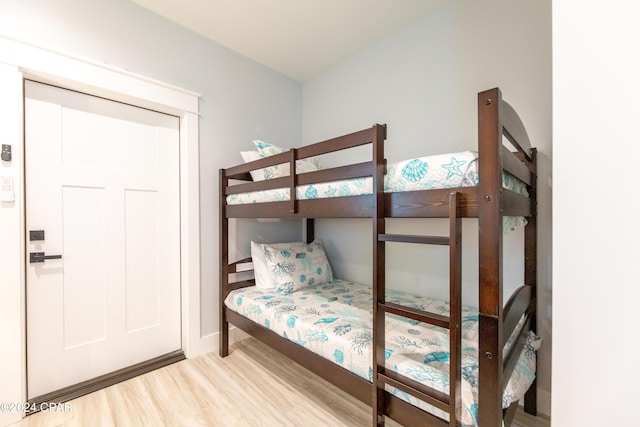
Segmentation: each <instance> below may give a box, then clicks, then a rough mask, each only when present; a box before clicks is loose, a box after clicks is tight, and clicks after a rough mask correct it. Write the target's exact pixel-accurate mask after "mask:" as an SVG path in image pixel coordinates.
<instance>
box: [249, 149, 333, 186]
mask: <svg viewBox="0 0 640 427" xmlns="http://www.w3.org/2000/svg"><path fill="white" fill-rule="evenodd" d="M253 143H254V144H255V146H256V149H257V150H258V153H259V154H260V157H269V156H273V155H275V154H280V153H284V152H285V151H289V149H288V148H282V147H278V146H277V145H273V144H270V143H268V142H264V141H260V140H255V141H253ZM320 168H321V166H320V160H319V159H318V158H317V157H309V158H306V159H300V160H298V161H296V172H297V173H305V172H315V171H318V170H320ZM256 172H262V173H263V174H264V178H263V179H272V178H279V177H281V176H289V164H288V163H282V164H280V165H275V166H271V167H268V168H264V169H261V170H259V171H256ZM254 181H257V180H256V179H255V178H254Z"/></svg>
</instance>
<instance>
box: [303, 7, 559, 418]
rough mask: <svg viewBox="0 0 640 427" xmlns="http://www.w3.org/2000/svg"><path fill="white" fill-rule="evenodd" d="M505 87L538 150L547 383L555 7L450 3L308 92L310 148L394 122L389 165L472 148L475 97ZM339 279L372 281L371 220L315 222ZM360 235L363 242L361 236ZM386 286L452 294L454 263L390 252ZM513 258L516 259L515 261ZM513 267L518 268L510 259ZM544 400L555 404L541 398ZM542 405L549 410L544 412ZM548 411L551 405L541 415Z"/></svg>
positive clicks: (513, 244)
mask: <svg viewBox="0 0 640 427" xmlns="http://www.w3.org/2000/svg"><path fill="white" fill-rule="evenodd" d="M496 86H498V87H500V88H501V90H502V93H503V96H504V98H505V99H506V100H507V101H508V102H509V103H510V104H511V105H513V106H514V107H515V108H516V110H517V111H518V112H519V113H520V114H521V117H522V119H523V121H524V123H525V125H526V127H527V130H528V133H529V137H530V139H531V141H532V143H533V144H534V146H536V147H537V148H538V150H539V151H538V152H539V163H540V165H539V167H540V171H539V178H538V185H539V187H540V188H539V211H538V212H539V222H538V223H539V251H538V255H539V273H538V279H539V282H538V283H539V289H540V299H541V301H540V302H541V304H540V327H539V331H540V334H541V335H542V337H543V339H544V344H543V347H542V349H541V350H540V358H539V360H540V369H539V379H538V381H539V382H538V385H539V388H540V389H541V390H543V393H544V392H547V393H548V391H549V390H550V379H551V369H550V361H551V336H550V327H551V312H550V307H551V280H550V277H551V261H550V260H551V188H550V186H549V184H548V183H550V176H551V1H550V0H546V1H540V0H525V1H518V2H514V1H509V0H485V1H482V2H474V1H468V0H452V1H449V2H447V3H446V4H445V5H444V6H442V7H441V8H439V9H438V10H436V11H434V12H433V13H431V14H429V15H427V16H426V17H424V18H422V19H421V20H419V21H418V22H416V23H415V24H413V25H411V26H409V27H407V28H405V29H403V30H401V31H399V32H397V33H395V34H394V35H392V36H390V37H388V38H386V39H385V40H383V41H381V42H379V43H377V44H375V45H373V46H371V47H369V48H367V49H365V50H363V51H361V52H359V53H358V54H356V55H355V56H353V57H352V58H350V59H348V60H346V61H344V62H342V63H340V64H338V65H337V66H335V67H333V68H332V69H331V70H329V71H328V72H326V73H324V74H323V75H321V76H319V77H317V78H315V79H313V80H311V81H308V82H305V83H304V85H303V92H304V97H303V98H304V102H303V104H304V108H303V112H304V115H303V139H304V141H305V143H310V142H313V141H316V140H322V139H325V138H329V137H332V136H336V135H339V134H342V133H345V132H350V131H354V130H357V129H361V128H365V127H369V126H371V125H372V124H373V123H386V124H387V125H388V139H387V143H386V154H387V160H388V161H389V162H394V161H399V160H403V159H406V158H411V157H417V156H423V155H427V154H438V153H446V152H455V151H462V150H468V149H476V147H477V116H476V94H477V92H479V91H481V90H484V89H490V88H493V87H496ZM445 224H446V223H445V222H444V221H440V220H394V221H391V222H390V224H389V227H388V229H389V230H390V231H391V232H406V233H418V232H420V233H425V234H428V233H433V232H438V231H439V232H440V233H446V226H445ZM317 234H318V236H319V237H321V238H323V239H325V240H326V241H327V242H328V247H327V251H328V252H329V256H330V258H331V259H332V264H333V267H334V269H335V270H336V272H337V274H338V275H339V276H341V277H344V278H348V279H352V280H360V281H364V282H365V283H371V274H372V270H371V261H370V253H371V252H370V250H371V245H372V238H371V237H370V236H371V223H370V221H367V220H362V221H359V220H325V221H318V222H317ZM354 235H355V236H359V237H354ZM477 245H478V239H477V221H476V220H465V223H464V226H463V251H464V255H463V256H464V270H463V282H464V287H465V291H466V294H465V302H467V303H470V304H474V305H476V306H477V284H476V283H477V282H476V281H477V269H478V265H477V262H478V260H477ZM521 245H522V233H521V232H520V233H517V232H516V233H509V234H508V235H506V237H505V253H508V254H509V257H508V258H507V259H508V260H509V261H510V263H509V264H507V265H505V275H506V277H507V280H506V282H507V283H506V287H507V288H511V289H512V288H513V287H515V286H516V285H518V284H519V283H521V281H522V262H521V261H520V257H519V256H517V254H518V252H519V253H521ZM388 251H390V253H389V255H388V274H389V275H388V281H389V283H390V286H394V287H399V288H405V289H407V288H413V289H414V290H418V291H419V292H425V293H426V292H429V293H431V294H432V295H438V296H443V297H445V298H446V292H447V288H446V280H447V278H448V272H447V266H448V256H447V253H446V251H444V250H442V249H439V248H426V247H424V248H422V247H420V248H416V247H415V245H410V246H401V245H394V246H389V249H388ZM514 253H515V254H516V256H512V255H513V254H514ZM513 260H515V262H512V261H513ZM542 398H543V401H544V402H547V404H548V402H549V396H548V395H544V396H542ZM543 405H544V404H543ZM542 409H543V410H545V412H547V413H548V411H549V408H548V407H546V408H542Z"/></svg>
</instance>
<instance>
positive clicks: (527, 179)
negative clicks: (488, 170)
mask: <svg viewBox="0 0 640 427" xmlns="http://www.w3.org/2000/svg"><path fill="white" fill-rule="evenodd" d="M502 167H503V168H504V170H505V171H507V172H509V173H510V174H511V175H513V176H515V177H516V178H518V179H519V180H520V181H522V182H524V183H525V184H527V185H531V171H530V170H529V168H528V167H527V166H526V165H525V164H524V163H522V161H520V160H519V159H518V157H517V156H516V155H515V154H514V153H512V152H511V151H509V149H508V148H507V147H505V146H502Z"/></svg>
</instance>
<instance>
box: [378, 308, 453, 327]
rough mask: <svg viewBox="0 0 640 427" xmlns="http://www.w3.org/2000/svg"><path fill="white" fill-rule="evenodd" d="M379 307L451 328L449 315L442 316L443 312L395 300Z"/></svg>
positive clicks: (392, 312) (419, 320)
mask: <svg viewBox="0 0 640 427" xmlns="http://www.w3.org/2000/svg"><path fill="white" fill-rule="evenodd" d="M378 309H380V310H382V311H384V312H387V313H391V314H396V315H398V316H402V317H408V318H410V319H413V320H417V321H418V322H424V323H429V324H430V325H435V326H440V327H441V328H446V329H449V317H448V316H442V315H441V314H435V313H429V312H428V311H424V310H419V309H417V308H413V307H407V306H404V305H400V304H395V303H393V302H386V303H384V304H380V303H379V304H378Z"/></svg>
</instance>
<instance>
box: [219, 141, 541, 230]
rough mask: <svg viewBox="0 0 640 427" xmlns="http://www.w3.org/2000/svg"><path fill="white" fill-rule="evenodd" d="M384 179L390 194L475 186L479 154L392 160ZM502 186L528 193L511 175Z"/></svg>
mask: <svg viewBox="0 0 640 427" xmlns="http://www.w3.org/2000/svg"><path fill="white" fill-rule="evenodd" d="M384 178H385V179H384V191H385V192H387V193H394V192H402V191H418V190H432V189H437V188H455V187H474V186H476V185H478V153H477V152H475V151H462V152H459V153H450V154H438V155H433V156H426V157H419V158H415V159H409V160H404V161H401V162H396V163H391V164H389V165H388V166H387V174H386V175H385V177H384ZM371 183H372V179H371V177H366V178H355V179H349V180H341V181H332V182H323V183H318V184H309V185H300V186H298V187H296V198H297V200H308V199H321V198H328V197H348V196H360V195H366V194H371V192H372V184H371ZM503 185H504V187H505V188H508V189H510V190H513V191H516V192H518V193H520V194H523V195H528V193H527V188H526V185H525V184H524V183H523V182H522V181H520V180H518V179H516V178H514V177H513V176H511V175H508V174H503ZM289 193H290V192H289V188H276V189H272V190H263V191H252V192H247V193H240V194H231V195H228V196H227V204H229V205H243V204H252V203H265V202H281V201H286V200H289V198H290V197H289V196H290V194H289ZM525 224H526V220H525V219H524V218H523V217H504V222H503V228H504V230H505V231H509V230H512V229H514V228H516V227H519V226H522V225H525Z"/></svg>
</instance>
